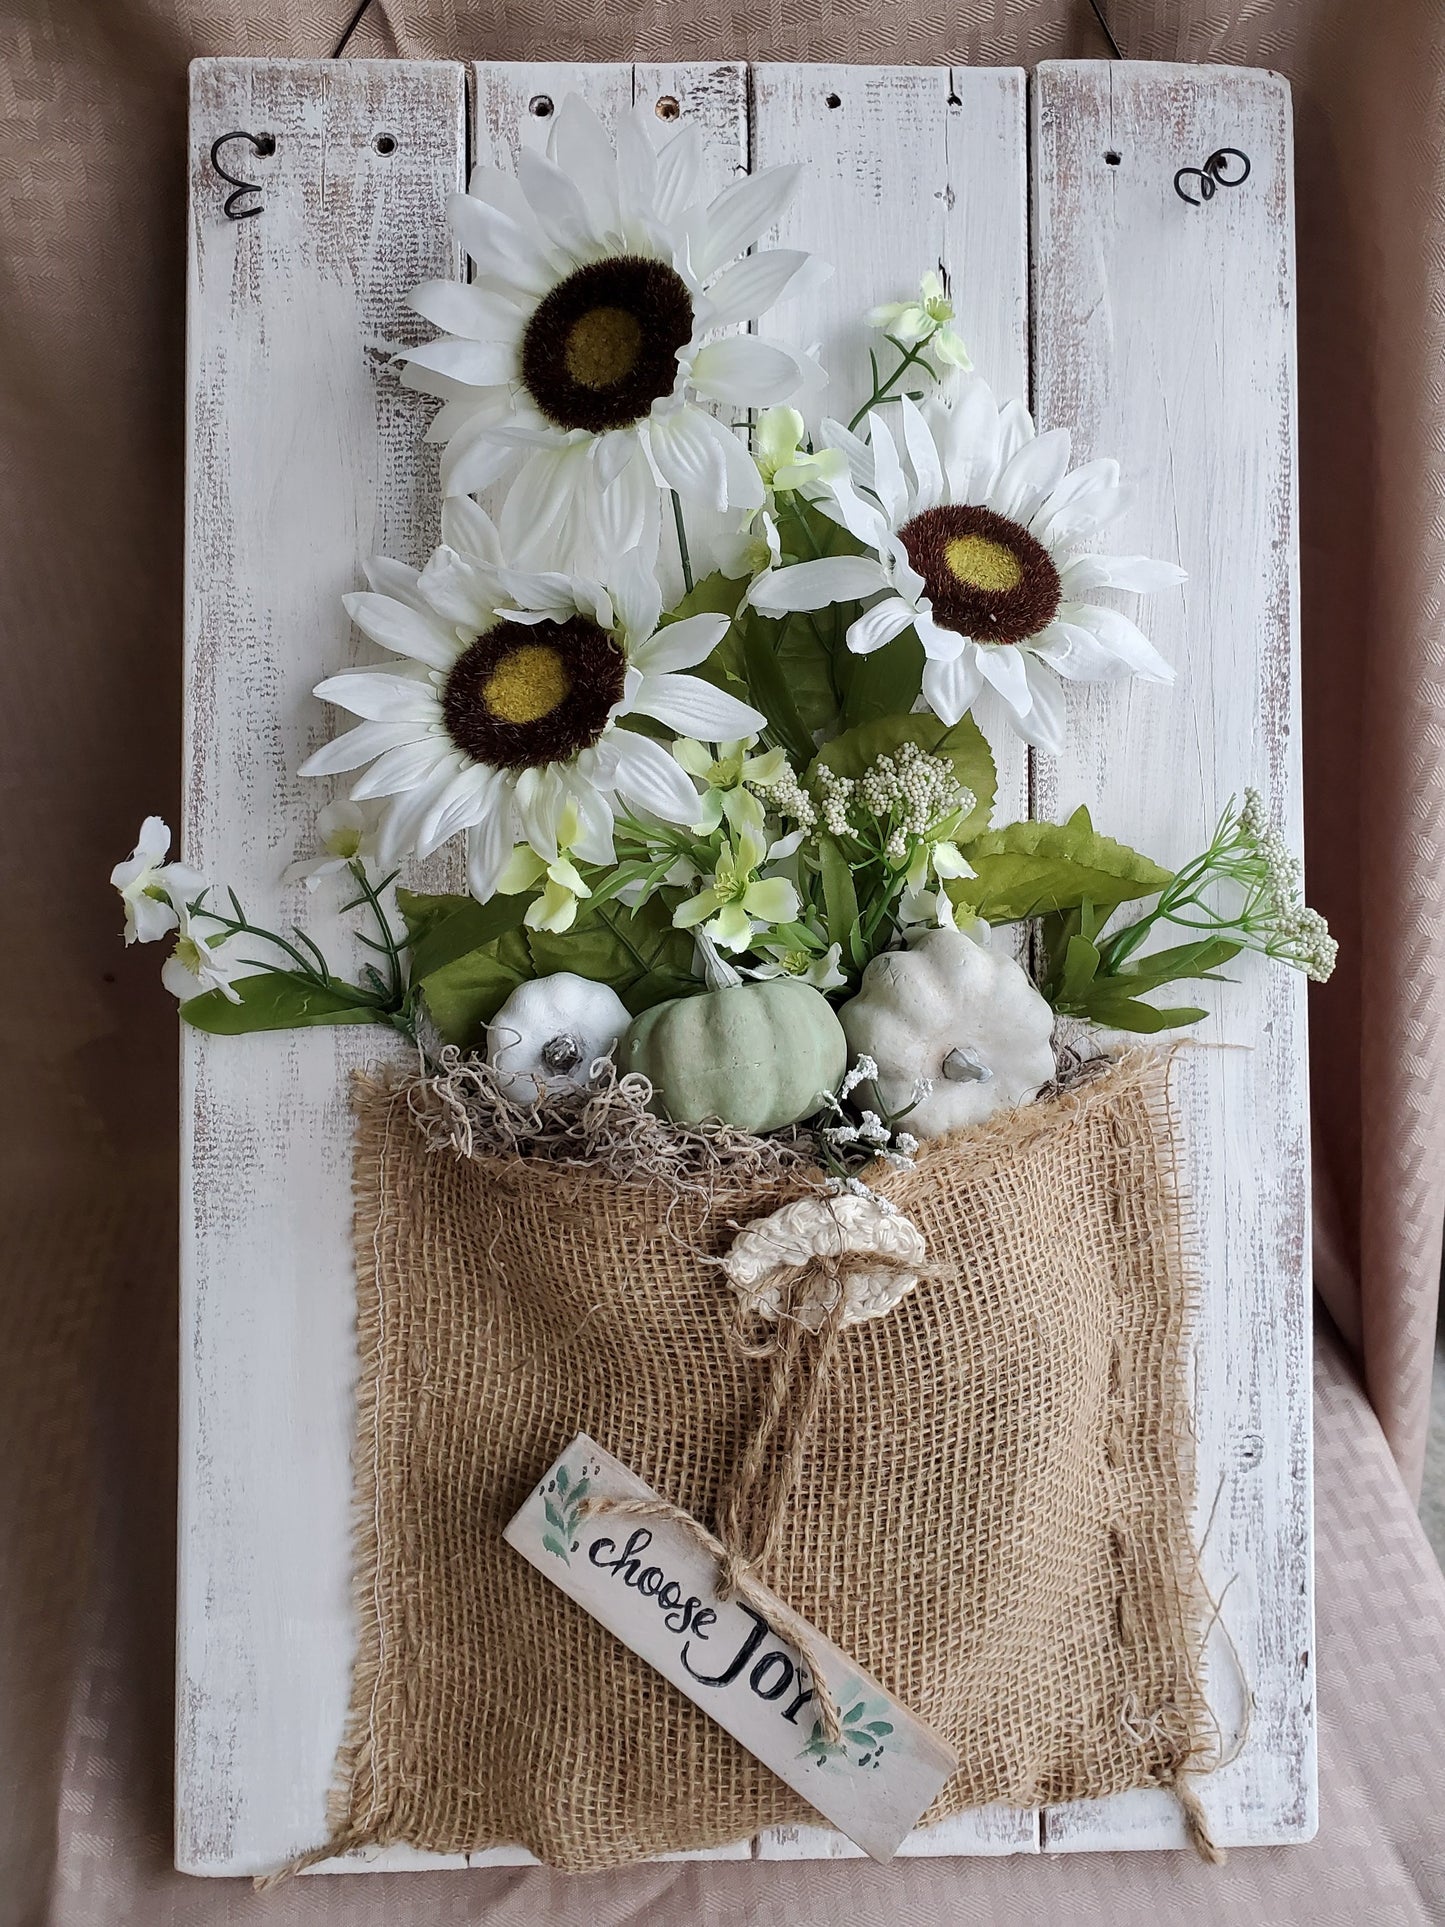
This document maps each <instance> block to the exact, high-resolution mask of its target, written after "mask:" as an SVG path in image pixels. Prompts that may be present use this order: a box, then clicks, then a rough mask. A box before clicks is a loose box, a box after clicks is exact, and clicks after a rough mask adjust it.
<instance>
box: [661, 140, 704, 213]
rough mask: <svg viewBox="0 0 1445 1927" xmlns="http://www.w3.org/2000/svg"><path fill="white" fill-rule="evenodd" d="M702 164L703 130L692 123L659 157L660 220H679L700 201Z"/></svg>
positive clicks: (667, 143) (671, 141) (665, 145)
mask: <svg viewBox="0 0 1445 1927" xmlns="http://www.w3.org/2000/svg"><path fill="white" fill-rule="evenodd" d="M702 163H703V146H702V130H701V128H699V127H698V125H697V124H696V122H694V121H689V122H688V124H687V126H686V127H684V128H682V129H681V130H680V131H679V132H678V133H676V134H674V135H673V137H672V139H671V140H670V141H668V142H666V143H665V144H664V146H663V148H662V150H661V152H660V153H659V154H658V156H657V197H656V202H655V211H656V214H657V217H658V219H659V220H661V221H666V222H672V221H677V220H680V219H681V217H682V216H683V215H684V214H685V213H686V212H687V210H688V209H689V208H690V207H691V206H692V205H693V203H694V202H695V201H696V200H697V197H698V192H699V189H700V186H701V183H702Z"/></svg>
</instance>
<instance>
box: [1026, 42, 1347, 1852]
mask: <svg viewBox="0 0 1445 1927" xmlns="http://www.w3.org/2000/svg"><path fill="white" fill-rule="evenodd" d="M1033 121H1034V149H1033V154H1034V205H1035V218H1036V224H1037V225H1036V229H1035V236H1034V250H1033V258H1034V315H1035V324H1034V325H1035V335H1034V375H1035V397H1036V409H1037V413H1038V416H1039V420H1040V425H1041V426H1043V427H1051V426H1063V425H1069V426H1071V427H1073V428H1074V429H1075V431H1076V435H1077V444H1076V445H1077V450H1078V454H1079V455H1080V456H1081V457H1084V456H1092V455H1095V454H1110V455H1114V456H1117V457H1118V458H1119V459H1120V461H1121V462H1122V464H1123V469H1124V474H1125V476H1126V477H1127V478H1128V480H1129V481H1131V482H1132V483H1133V485H1134V486H1135V488H1136V490H1137V493H1136V495H1135V498H1134V502H1133V506H1132V507H1131V508H1130V509H1129V510H1128V511H1127V513H1126V514H1125V516H1124V517H1123V518H1122V519H1121V520H1120V521H1119V522H1118V523H1117V524H1116V525H1115V526H1114V527H1112V528H1111V529H1110V530H1109V531H1107V535H1106V545H1107V546H1108V547H1111V548H1114V549H1117V550H1120V551H1139V552H1143V553H1145V554H1151V555H1156V556H1162V557H1165V558H1167V559H1170V560H1175V559H1177V560H1178V561H1179V562H1181V563H1182V564H1183V565H1184V566H1185V567H1186V568H1188V569H1189V570H1190V572H1191V580H1190V582H1189V583H1188V584H1187V585H1186V587H1185V589H1184V590H1182V591H1176V592H1172V593H1170V594H1168V595H1164V596H1155V597H1152V598H1150V600H1149V604H1148V608H1147V616H1146V621H1147V623H1148V627H1149V633H1150V634H1151V636H1152V638H1153V640H1154V641H1155V642H1156V644H1157V645H1158V646H1159V647H1160V649H1161V650H1162V651H1163V653H1164V655H1165V656H1166V657H1167V658H1168V659H1169V660H1170V661H1171V662H1172V663H1173V664H1174V666H1175V668H1176V670H1177V671H1178V683H1177V685H1176V686H1175V687H1174V688H1172V689H1164V688H1160V687H1157V686H1151V685H1145V684H1137V683H1134V684H1127V685H1123V686H1119V687H1115V688H1112V689H1089V690H1081V689H1077V688H1076V689H1075V690H1073V691H1072V692H1071V695H1070V703H1069V736H1068V743H1067V747H1066V751H1065V754H1064V756H1063V757H1062V759H1061V760H1060V761H1059V763H1058V764H1057V765H1056V766H1053V767H1050V766H1047V765H1046V764H1045V763H1044V762H1043V761H1042V760H1041V761H1040V763H1039V766H1038V768H1037V770H1036V778H1035V780H1036V790H1037V796H1038V805H1039V814H1041V815H1048V816H1054V815H1065V814H1067V813H1068V812H1069V811H1070V810H1072V809H1073V808H1074V807H1075V806H1076V805H1077V804H1079V803H1083V802H1087V803H1088V804H1089V806H1090V808H1091V809H1092V810H1093V812H1094V817H1095V821H1096V822H1097V823H1098V824H1099V826H1100V827H1101V828H1102V829H1104V830H1106V831H1108V832H1109V833H1110V834H1113V835H1117V836H1120V837H1123V838H1125V839H1126V840H1128V841H1130V842H1133V843H1136V844H1137V845H1139V846H1140V847H1141V848H1143V849H1145V850H1147V851H1148V852H1149V853H1150V854H1151V855H1153V856H1156V857H1158V858H1160V859H1161V860H1162V861H1164V862H1166V863H1173V862H1177V861H1181V860H1183V859H1185V858H1187V857H1188V856H1190V855H1193V854H1195V853H1196V852H1197V851H1198V850H1199V848H1200V847H1202V845H1203V843H1204V842H1205V841H1206V840H1207V837H1208V834H1209V832H1210V830H1211V829H1212V827H1213V824H1214V821H1215V819H1216V816H1217V814H1218V812H1219V810H1220V809H1221V808H1222V807H1223V805H1224V804H1225V802H1226V801H1227V800H1228V798H1229V797H1230V796H1231V795H1240V794H1241V793H1242V792H1243V790H1244V788H1245V787H1246V785H1250V786H1253V787H1255V788H1258V789H1259V790H1260V791H1261V792H1262V793H1263V795H1264V796H1265V797H1266V799H1268V800H1269V801H1270V802H1271V803H1272V804H1273V806H1274V808H1275V809H1276V811H1277V812H1278V818H1277V820H1278V822H1279V825H1280V827H1281V828H1282V829H1283V831H1284V833H1285V835H1286V837H1287V838H1288V840H1289V842H1290V843H1291V844H1292V845H1293V846H1294V847H1296V848H1298V847H1299V843H1300V836H1301V810H1300V794H1301V781H1300V740H1299V638H1298V580H1297V577H1298V560H1297V556H1298V530H1297V518H1296V480H1295V478H1296V466H1295V430H1294V422H1295V339H1294V325H1295V318H1294V261H1293V192H1292V174H1291V130H1290V101H1289V92H1288V88H1287V86H1286V84H1285V82H1284V81H1283V80H1281V79H1280V78H1279V77H1278V76H1277V75H1273V74H1267V73H1256V72H1246V71H1242V70H1240V69H1238V68H1231V67H1155V66H1143V65H1136V64H1135V63H1133V62H1126V63H1122V64H1113V65H1110V64H1104V63H1086V64H1081V65H1074V64H1061V63H1050V64H1048V65H1045V66H1042V67H1040V68H1039V70H1038V73H1037V75H1036V77H1035V81H1034V93H1033ZM1225 144H1227V145H1230V146H1235V147H1238V148H1240V149H1242V150H1243V151H1244V152H1245V153H1246V154H1247V155H1248V156H1249V159H1250V162H1251V167H1252V172H1251V174H1250V177H1249V179H1248V181H1247V182H1246V183H1245V184H1244V185H1242V186H1240V187H1237V188H1233V189H1221V190H1220V191H1219V192H1218V193H1217V194H1216V196H1215V197H1214V198H1213V199H1212V200H1211V201H1210V202H1208V203H1207V204H1206V205H1204V206H1202V207H1190V206H1187V205H1186V204H1185V203H1184V202H1183V201H1181V200H1180V199H1179V198H1178V196H1177V195H1176V193H1175V191H1174V186H1173V180H1174V174H1175V170H1176V169H1177V168H1179V167H1181V166H1198V165H1199V164H1200V163H1201V162H1202V161H1203V160H1204V159H1205V157H1206V156H1207V155H1209V154H1210V153H1211V152H1212V151H1213V150H1214V149H1215V148H1217V147H1219V146H1221V145H1225ZM1230 975H1231V976H1233V977H1235V978H1237V979H1238V981H1237V982H1236V983H1234V984H1232V985H1230V986H1227V987H1226V986H1223V985H1221V986H1218V987H1211V988H1210V994H1209V996H1208V997H1207V998H1204V999H1200V1001H1201V1002H1207V1003H1208V1004H1209V1005H1210V1006H1211V1007H1212V1009H1213V1010H1214V1012H1215V1013H1216V1014H1215V1015H1213V1016H1212V1017H1211V1018H1210V1019H1209V1020H1208V1021H1207V1022H1206V1023H1204V1024H1202V1025H1200V1026H1199V1027H1198V1032H1197V1034H1198V1035H1199V1036H1200V1038H1201V1040H1202V1041H1203V1042H1205V1043H1207V1044H1215V1045H1220V1044H1226V1045H1230V1046H1234V1047H1235V1048H1232V1049H1229V1050H1208V1051H1199V1052H1195V1053H1189V1054H1186V1055H1185V1057H1184V1058H1183V1059H1182V1060H1181V1062H1180V1065H1179V1084H1178V1089H1179V1094H1180V1098H1181V1110H1182V1115H1183V1122H1184V1129H1185V1132H1186V1135H1187V1140H1188V1160H1187V1169H1186V1182H1187V1185H1188V1190H1189V1193H1190V1195H1191V1197H1192V1198H1193V1200H1194V1206H1195V1219H1196V1232H1197V1241H1198V1253H1199V1260H1200V1266H1201V1283H1202V1290H1203V1303H1202V1311H1201V1317H1200V1320H1199V1327H1198V1334H1197V1338H1196V1343H1195V1360H1194V1364H1195V1412H1196V1419H1195V1423H1196V1430H1197V1434H1198V1479H1199V1504H1198V1530H1199V1531H1200V1533H1201V1534H1202V1533H1204V1531H1205V1529H1206V1527H1207V1528H1208V1537H1207V1541H1206V1543H1205V1545H1204V1555H1203V1570H1204V1575H1205V1578H1206V1581H1207V1583H1208V1585H1209V1587H1210V1589H1211V1591H1212V1592H1213V1594H1214V1597H1215V1598H1216V1599H1217V1600H1220V1601H1222V1615H1221V1623H1222V1627H1223V1628H1224V1629H1225V1631H1226V1632H1227V1638H1226V1637H1224V1636H1223V1635H1222V1634H1221V1635H1218V1636H1216V1637H1215V1638H1214V1639H1213V1640H1212V1641H1211V1645H1210V1652H1209V1660H1210V1665H1209V1678H1210V1690H1211V1698H1212V1701H1213V1705H1214V1708H1215V1712H1216V1715H1217V1717H1218V1719H1219V1721H1220V1725H1221V1727H1222V1729H1223V1732H1224V1736H1225V1739H1226V1741H1227V1742H1233V1741H1234V1740H1235V1739H1236V1738H1237V1736H1238V1735H1239V1733H1240V1732H1241V1730H1242V1725H1243V1716H1244V1696H1243V1692H1242V1689H1241V1683H1240V1681H1241V1675H1242V1679H1243V1681H1245V1682H1247V1685H1248V1689H1249V1691H1250V1692H1251V1693H1252V1695H1253V1702H1254V1703H1253V1715H1252V1719H1251V1721H1250V1723H1249V1728H1248V1739H1247V1743H1246V1744H1245V1745H1244V1746H1243V1749H1242V1751H1240V1753H1239V1755H1238V1757H1237V1758H1236V1759H1235V1760H1234V1762H1233V1764H1231V1765H1229V1766H1227V1767H1225V1768H1223V1769H1222V1770H1221V1771H1220V1772H1219V1773H1217V1774H1215V1775H1213V1776H1211V1777H1209V1778H1205V1779H1201V1780H1199V1781H1197V1782H1196V1785H1197V1786H1198V1789H1199V1792H1200V1796H1201V1798H1202V1800H1203V1802H1204V1807H1205V1811H1206V1813H1207V1815H1208V1819H1209V1824H1210V1827H1211V1830H1212V1831H1213V1833H1214V1835H1215V1837H1216V1838H1217V1839H1218V1840H1219V1841H1220V1842H1221V1843H1222V1844H1225V1845H1233V1844H1244V1843H1250V1844H1262V1843H1266V1842H1279V1841H1290V1840H1302V1839H1307V1838H1309V1837H1310V1835H1311V1834H1312V1833H1313V1832H1314V1830H1315V1826H1316V1792H1315V1751H1314V1748H1315V1729H1314V1671H1313V1654H1314V1640H1313V1632H1312V1595H1311V1527H1310V1426H1309V1382H1310V1381H1309V1361H1310V1325H1309V1310H1310V1296H1309V1293H1310V1285H1309V1277H1310V1273H1309V1253H1310V1219H1309V1132H1308V1111H1307V1090H1306V1057H1305V996H1304V986H1303V984H1302V982H1301V981H1300V980H1299V979H1298V978H1297V977H1295V976H1293V975H1292V974H1290V973H1288V972H1286V971H1284V970H1281V969H1279V968H1278V967H1275V966H1271V965H1268V964H1266V963H1264V962H1263V961H1262V960H1261V959H1258V958H1244V959H1241V960H1240V962H1239V963H1238V964H1237V965H1235V966H1231V970H1230ZM1231 1641H1232V1647H1233V1650H1232V1651H1231V1647H1230V1642H1231ZM1236 1654H1237V1663H1236V1659H1235V1655H1236ZM1045 1839H1046V1845H1047V1848H1048V1850H1049V1851H1061V1850H1069V1849H1078V1848H1095V1847H1096V1848H1113V1847H1120V1846H1133V1847H1139V1846H1147V1847H1158V1846H1174V1845H1179V1844H1182V1842H1183V1839H1184V1834H1183V1828H1182V1825H1181V1822H1180V1817H1179V1812H1178V1808H1177V1806H1176V1804H1175V1803H1174V1801H1173V1800H1172V1799H1171V1798H1170V1797H1169V1796H1167V1795H1164V1794H1147V1795H1146V1794H1136V1795H1129V1796H1126V1797H1124V1798H1122V1799H1119V1800H1114V1801H1108V1802H1105V1803H1102V1804H1089V1805H1080V1806H1076V1807H1069V1808H1062V1809H1058V1810H1056V1811H1051V1812H1050V1813H1049V1814H1048V1815H1047V1818H1046V1830H1045Z"/></svg>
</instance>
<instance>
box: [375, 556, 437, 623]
mask: <svg viewBox="0 0 1445 1927" xmlns="http://www.w3.org/2000/svg"><path fill="white" fill-rule="evenodd" d="M361 566H362V571H363V573H364V574H365V576H366V580H367V582H368V584H369V585H370V587H371V589H372V591H373V593H374V594H376V595H381V596H390V597H391V599H392V601H393V602H400V603H401V604H402V605H403V606H404V607H405V608H408V609H415V610H416V612H417V614H418V615H422V616H428V617H429V616H430V615H431V610H430V609H428V607H427V605H426V602H425V601H424V599H423V597H422V593H421V591H420V589H418V587H417V582H418V580H419V571H418V570H416V569H413V568H412V567H411V566H410V564H409V563H406V562H393V561H392V559H391V557H390V556H389V555H373V556H369V557H368V558H367V560H366V561H365V562H364V563H363V564H362V565H361Z"/></svg>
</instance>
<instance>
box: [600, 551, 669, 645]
mask: <svg viewBox="0 0 1445 1927" xmlns="http://www.w3.org/2000/svg"><path fill="white" fill-rule="evenodd" d="M608 588H609V589H610V590H611V592H612V607H613V610H614V613H615V617H616V620H617V621H618V622H619V623H620V624H621V627H622V632H623V635H624V636H625V637H626V639H627V641H628V642H629V643H636V644H639V645H644V646H645V645H646V643H647V639H648V638H649V637H650V636H651V634H652V632H653V630H654V629H655V628H656V627H657V624H658V618H659V617H660V616H661V614H662V591H661V589H660V588H659V587H658V586H657V577H656V575H655V574H654V572H653V571H652V570H651V569H650V568H649V567H648V566H647V563H646V562H645V561H644V560H643V558H642V557H641V556H640V555H638V554H637V552H636V551H635V550H633V551H631V552H630V553H628V554H626V555H622V556H619V557H618V559H617V562H616V564H615V566H614V567H613V568H612V569H611V570H610V571H609V579H608ZM641 659H642V649H641V648H636V649H634V650H633V660H634V661H636V662H638V663H640V662H641Z"/></svg>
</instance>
